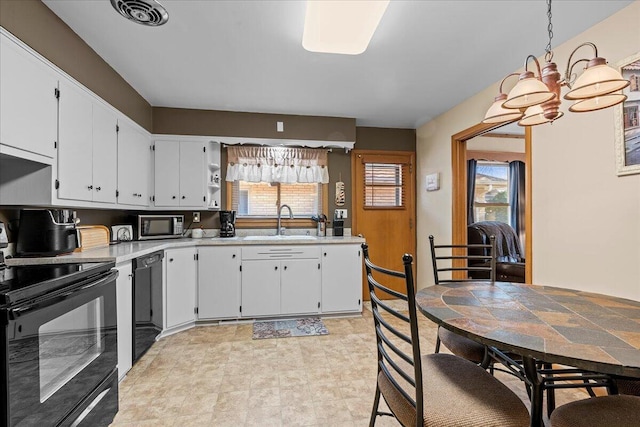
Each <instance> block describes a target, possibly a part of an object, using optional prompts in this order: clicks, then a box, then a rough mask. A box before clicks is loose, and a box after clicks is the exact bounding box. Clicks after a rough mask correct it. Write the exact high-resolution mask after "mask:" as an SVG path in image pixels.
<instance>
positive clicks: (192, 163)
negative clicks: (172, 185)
mask: <svg viewBox="0 0 640 427" xmlns="http://www.w3.org/2000/svg"><path fill="white" fill-rule="evenodd" d="M205 164H206V163H205V148H204V143H193V142H181V143H180V206H197V207H206V198H205V190H204V182H205V179H206V169H205Z"/></svg>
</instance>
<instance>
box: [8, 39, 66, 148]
mask: <svg viewBox="0 0 640 427" xmlns="http://www.w3.org/2000/svg"><path fill="white" fill-rule="evenodd" d="M57 88H58V74H57V73H56V72H55V71H54V70H53V69H52V68H51V67H50V66H49V65H47V64H46V63H44V62H43V61H42V60H41V59H39V58H37V57H36V56H34V55H33V54H31V53H30V52H27V51H26V50H25V49H24V48H22V47H21V46H19V45H18V44H16V43H15V42H14V41H13V40H10V39H9V37H8V36H7V35H6V34H5V33H2V34H0V94H1V95H0V144H3V145H6V146H10V147H13V148H16V149H19V150H24V151H25V154H26V155H29V154H31V153H35V154H37V155H42V156H46V157H48V158H53V157H54V156H55V142H56V135H57V129H58V128H57V125H58V123H57V120H58V110H57V104H58V101H57V99H56V90H57Z"/></svg>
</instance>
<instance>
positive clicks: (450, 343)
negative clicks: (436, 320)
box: [438, 328, 485, 363]
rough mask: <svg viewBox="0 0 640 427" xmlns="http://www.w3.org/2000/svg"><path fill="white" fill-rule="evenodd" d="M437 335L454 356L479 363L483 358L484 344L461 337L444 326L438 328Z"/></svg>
mask: <svg viewBox="0 0 640 427" xmlns="http://www.w3.org/2000/svg"><path fill="white" fill-rule="evenodd" d="M438 337H439V338H440V342H442V344H443V345H444V346H445V347H447V348H448V349H449V351H450V352H451V353H453V354H455V355H456V356H460V357H462V358H463V359H467V360H470V361H472V362H474V363H480V362H482V360H483V359H484V353H485V346H484V345H483V344H480V343H479V342H476V341H474V340H472V339H471V338H467V337H463V336H462V335H458V334H456V333H454V332H451V331H450V330H448V329H445V328H438Z"/></svg>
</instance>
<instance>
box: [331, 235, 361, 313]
mask: <svg viewBox="0 0 640 427" xmlns="http://www.w3.org/2000/svg"><path fill="white" fill-rule="evenodd" d="M321 249H322V304H321V310H322V312H323V313H328V312H335V311H361V309H362V257H361V248H360V245H326V246H323V247H322V248H321Z"/></svg>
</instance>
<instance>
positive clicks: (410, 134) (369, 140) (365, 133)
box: [356, 127, 416, 151]
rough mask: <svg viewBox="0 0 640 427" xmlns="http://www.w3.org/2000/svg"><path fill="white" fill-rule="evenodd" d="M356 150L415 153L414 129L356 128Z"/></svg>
mask: <svg viewBox="0 0 640 427" xmlns="http://www.w3.org/2000/svg"><path fill="white" fill-rule="evenodd" d="M356 148H357V149H358V150H395V151H416V130H415V129H391V128H370V127H357V128H356Z"/></svg>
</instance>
